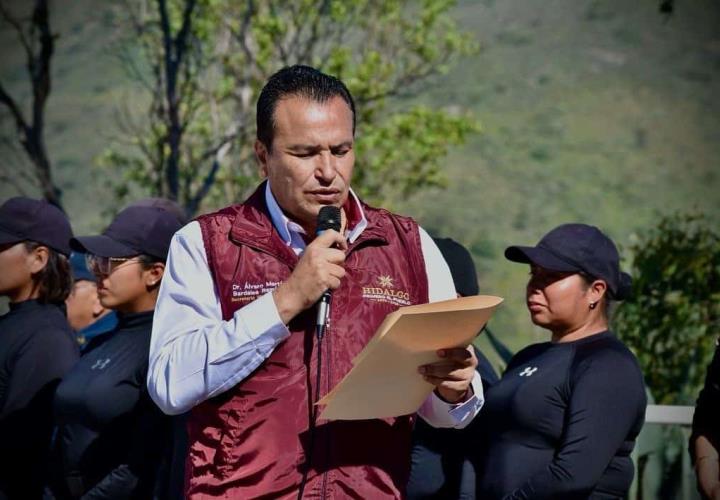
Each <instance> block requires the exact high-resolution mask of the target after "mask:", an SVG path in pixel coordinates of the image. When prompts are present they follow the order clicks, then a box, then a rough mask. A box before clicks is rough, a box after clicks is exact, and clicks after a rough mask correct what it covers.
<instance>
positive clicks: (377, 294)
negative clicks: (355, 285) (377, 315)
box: [362, 275, 410, 306]
mask: <svg viewBox="0 0 720 500" xmlns="http://www.w3.org/2000/svg"><path fill="white" fill-rule="evenodd" d="M376 283H377V286H364V287H363V289H362V290H363V291H362V296H363V299H367V300H372V301H375V302H385V303H388V304H393V305H396V306H409V305H410V294H409V293H408V292H406V291H404V290H396V289H395V282H394V280H393V278H392V277H391V276H389V275H383V276H378V278H377V280H376Z"/></svg>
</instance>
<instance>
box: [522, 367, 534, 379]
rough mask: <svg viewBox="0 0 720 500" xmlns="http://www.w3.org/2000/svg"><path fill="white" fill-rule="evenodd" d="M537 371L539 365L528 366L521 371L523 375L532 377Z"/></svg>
mask: <svg viewBox="0 0 720 500" xmlns="http://www.w3.org/2000/svg"><path fill="white" fill-rule="evenodd" d="M536 371H537V366H532V367H531V366H526V367H525V369H524V370H523V371H521V372H520V376H521V377H530V376H531V375H532V374H533V373H535V372H536Z"/></svg>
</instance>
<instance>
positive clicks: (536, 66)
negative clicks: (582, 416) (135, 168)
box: [0, 0, 720, 348]
mask: <svg viewBox="0 0 720 500" xmlns="http://www.w3.org/2000/svg"><path fill="white" fill-rule="evenodd" d="M657 4H658V2H657V1H656V0H637V1H633V2H627V1H621V0H602V1H600V0H545V1H543V2H527V1H526V0H502V1H493V0H484V1H477V0H476V1H470V0H468V1H463V2H460V5H459V6H458V8H457V18H458V20H459V21H460V22H461V23H462V24H463V25H464V26H465V27H466V29H468V30H470V31H471V32H473V33H475V34H476V36H477V38H478V40H479V41H480V43H481V46H482V50H481V52H480V53H479V54H478V55H477V56H476V57H474V58H471V59H468V60H466V61H464V62H463V64H461V65H460V66H458V67H457V68H455V69H454V70H453V71H452V72H451V73H450V74H449V75H447V76H446V77H444V78H442V79H439V80H436V81H434V82H433V86H432V87H431V88H429V89H428V90H427V91H426V92H424V93H423V94H421V95H418V96H416V97H415V98H416V99H418V100H421V101H425V102H430V103H433V104H435V105H439V106H449V107H452V108H455V109H458V110H466V109H469V110H472V111H473V113H474V114H475V116H476V117H477V118H478V119H479V120H480V121H481V123H482V125H483V129H484V130H483V133H482V134H481V135H477V136H474V137H472V138H471V140H470V141H469V143H468V144H467V145H466V146H465V147H463V148H461V149H458V150H456V151H454V152H453V154H452V155H451V156H450V157H449V158H448V160H447V175H448V178H449V185H448V187H447V189H445V190H436V191H431V192H425V193H422V194H420V195H418V196H416V197H414V198H413V199H409V200H397V202H396V203H395V205H394V208H395V209H397V210H399V211H401V212H403V213H407V214H411V215H413V216H415V217H416V218H417V219H418V220H419V221H420V222H421V223H422V224H423V225H424V226H426V228H428V229H429V230H430V231H431V232H435V233H437V234H439V235H442V236H451V237H453V238H455V239H457V240H459V241H461V242H463V243H465V244H467V245H468V246H469V248H471V249H472V252H473V254H474V256H475V258H476V262H477V264H478V265H479V269H480V281H481V289H482V291H483V292H485V293H494V294H499V295H502V296H504V297H506V298H507V299H508V300H507V302H506V304H505V306H504V307H503V308H502V309H501V311H500V312H499V314H498V316H497V317H496V318H495V319H494V320H493V323H492V326H493V330H494V331H495V332H496V333H498V334H499V335H500V336H501V337H502V338H504V339H505V340H506V341H508V342H509V343H510V345H511V346H512V347H513V348H518V347H520V346H521V345H523V344H525V343H527V342H529V341H531V340H533V339H539V338H544V334H543V333H542V332H541V331H537V330H534V329H533V328H531V327H529V326H528V321H527V317H526V314H525V311H524V305H523V295H524V282H525V276H524V275H525V273H526V269H524V268H523V266H517V265H512V264H510V263H507V262H505V261H504V259H503V258H502V252H503V249H504V247H505V246H506V245H507V244H510V243H534V242H535V241H537V239H538V238H539V237H540V236H541V235H542V234H543V233H544V232H545V231H547V230H548V229H550V228H551V227H553V226H555V225H557V224H560V223H562V222H568V221H582V222H588V223H592V224H596V225H599V226H600V227H602V228H603V229H605V230H606V231H607V232H609V234H610V235H612V236H613V237H614V238H615V239H616V241H618V242H619V243H621V244H625V245H627V244H628V243H629V242H631V241H632V239H633V238H634V237H635V235H636V234H637V233H638V232H639V231H642V229H643V228H646V227H648V226H649V225H651V224H653V222H654V221H655V220H656V219H657V217H658V215H659V214H664V213H669V212H673V211H676V210H692V209H698V210H701V211H703V212H705V213H707V214H708V215H710V216H711V217H713V220H716V221H717V220H718V219H719V218H720V197H718V196H717V194H716V192H717V191H718V187H720V180H719V178H718V169H717V158H719V157H720V113H719V112H718V111H720V109H719V108H720V104H719V103H718V101H717V99H716V98H715V97H716V94H717V92H716V91H717V90H718V87H719V83H720V30H719V28H720V4H718V2H717V1H715V0H681V1H678V2H676V4H677V5H676V12H675V14H674V15H673V16H672V17H670V18H665V17H663V16H662V15H660V14H659V13H658V8H657ZM109 5H110V3H104V2H90V1H89V0H76V1H73V2H56V3H55V4H54V7H55V10H54V11H53V16H54V17H53V24H54V25H55V28H56V31H57V32H58V33H59V34H60V38H59V39H58V42H57V48H56V51H57V56H56V58H55V60H54V90H53V94H52V97H51V100H50V103H49V109H48V115H47V123H48V146H49V150H50V154H51V158H52V161H53V163H54V165H55V167H56V170H55V172H56V175H57V178H58V180H59V183H60V185H61V187H62V188H63V190H64V193H65V195H64V196H65V197H64V201H65V204H66V206H67V209H68V211H69V213H70V215H71V216H72V219H73V224H74V227H75V229H76V232H80V233H82V232H87V231H90V230H96V229H98V228H100V227H101V226H102V225H103V224H104V223H106V222H107V219H106V217H105V216H104V215H103V213H102V212H103V208H104V207H105V206H106V204H107V203H108V201H109V198H110V193H109V192H107V191H106V190H105V188H104V187H103V186H104V181H105V179H104V176H106V175H108V174H107V173H106V172H100V171H98V170H97V169H94V168H93V167H92V164H93V159H94V158H95V156H96V155H97V154H98V153H99V152H100V151H101V150H102V149H103V148H104V147H105V146H106V145H107V144H108V142H109V141H110V140H111V139H112V137H113V136H114V135H115V134H116V133H117V130H118V125H117V114H118V113H117V110H118V109H119V108H120V107H121V106H130V107H134V105H136V104H137V99H138V97H137V96H138V95H140V93H139V92H138V89H137V88H136V87H135V86H134V85H133V84H132V83H131V82H129V80H128V79H127V77H126V76H125V74H124V73H123V71H122V69H121V66H120V64H119V62H118V60H117V58H116V57H115V56H114V55H113V43H114V42H113V39H114V37H115V36H116V30H117V27H116V26H114V22H115V21H114V18H115V17H114V15H113V11H112V8H111V7H109ZM0 51H1V52H0V56H1V60H2V65H0V80H1V81H2V82H3V83H5V84H6V85H7V86H8V87H9V88H10V89H11V91H12V92H14V93H20V92H21V91H22V90H21V89H23V86H24V84H25V75H24V72H23V71H24V70H23V64H24V61H23V56H22V53H21V52H20V51H19V50H18V45H17V44H16V43H15V39H14V36H13V35H12V34H11V33H9V32H8V31H7V27H3V31H2V32H1V33H0ZM0 113H2V115H1V116H2V120H1V122H0V123H1V124H2V133H3V134H4V135H8V134H12V126H11V123H10V122H9V120H8V116H7V112H6V111H5V110H4V109H3V110H2V111H0ZM0 154H1V155H2V158H3V162H5V164H6V165H7V164H11V165H12V166H13V168H20V166H19V165H20V164H19V163H18V162H17V160H16V159H15V157H14V156H12V155H11V154H10V153H9V152H8V151H7V148H5V149H3V150H1V151H0ZM24 168H27V166H25V167H24ZM358 168H362V165H358ZM13 194H16V191H15V190H14V188H13V187H12V186H0V199H5V198H7V197H8V196H11V195H13Z"/></svg>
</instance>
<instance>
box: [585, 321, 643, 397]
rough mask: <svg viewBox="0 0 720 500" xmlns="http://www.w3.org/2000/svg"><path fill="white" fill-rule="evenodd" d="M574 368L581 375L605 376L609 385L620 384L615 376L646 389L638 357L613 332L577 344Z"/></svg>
mask: <svg viewBox="0 0 720 500" xmlns="http://www.w3.org/2000/svg"><path fill="white" fill-rule="evenodd" d="M572 371H573V373H574V375H575V376H577V377H586V376H590V377H602V378H603V380H605V381H606V382H607V385H608V387H610V386H613V385H615V386H616V385H617V384H613V383H612V381H613V380H615V381H617V382H618V383H620V384H623V385H624V386H630V385H633V384H634V385H635V386H636V387H638V388H639V390H643V391H644V386H645V385H644V381H643V375H642V370H641V368H640V364H639V363H638V360H637V358H636V357H635V355H634V354H633V353H632V351H631V350H630V349H628V348H627V346H626V345H625V344H623V342H622V341H621V340H620V339H618V338H617V337H615V335H614V334H612V333H610V332H607V333H605V334H603V335H602V336H599V337H598V338H597V339H593V340H592V341H590V342H584V343H582V344H580V345H578V346H577V348H576V352H575V359H574V362H573V370H572Z"/></svg>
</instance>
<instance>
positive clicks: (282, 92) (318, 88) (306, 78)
mask: <svg viewBox="0 0 720 500" xmlns="http://www.w3.org/2000/svg"><path fill="white" fill-rule="evenodd" d="M288 96H300V97H305V98H308V99H311V100H313V101H316V102H320V103H324V102H327V101H328V100H330V99H331V98H333V97H340V98H341V99H342V100H343V101H345V102H346V103H347V105H348V106H350V111H352V117H353V134H355V101H353V98H352V95H350V91H349V90H348V89H347V87H346V86H345V84H344V83H343V82H342V81H341V80H340V79H339V78H336V77H334V76H330V75H326V74H325V73H323V72H322V71H319V70H317V69H315V68H313V67H310V66H303V65H300V64H296V65H295V66H289V67H285V68H283V69H281V70H280V71H278V72H277V73H275V74H274V75H272V76H271V77H270V78H269V79H268V81H267V83H266V84H265V86H264V87H263V89H262V91H260V97H258V101H257V115H256V121H257V138H258V140H259V141H260V142H262V143H263V144H264V145H265V147H266V148H268V149H270V148H271V147H272V142H273V137H274V135H275V118H274V113H275V108H276V107H277V103H278V101H279V100H280V99H283V98H285V97H288Z"/></svg>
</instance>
